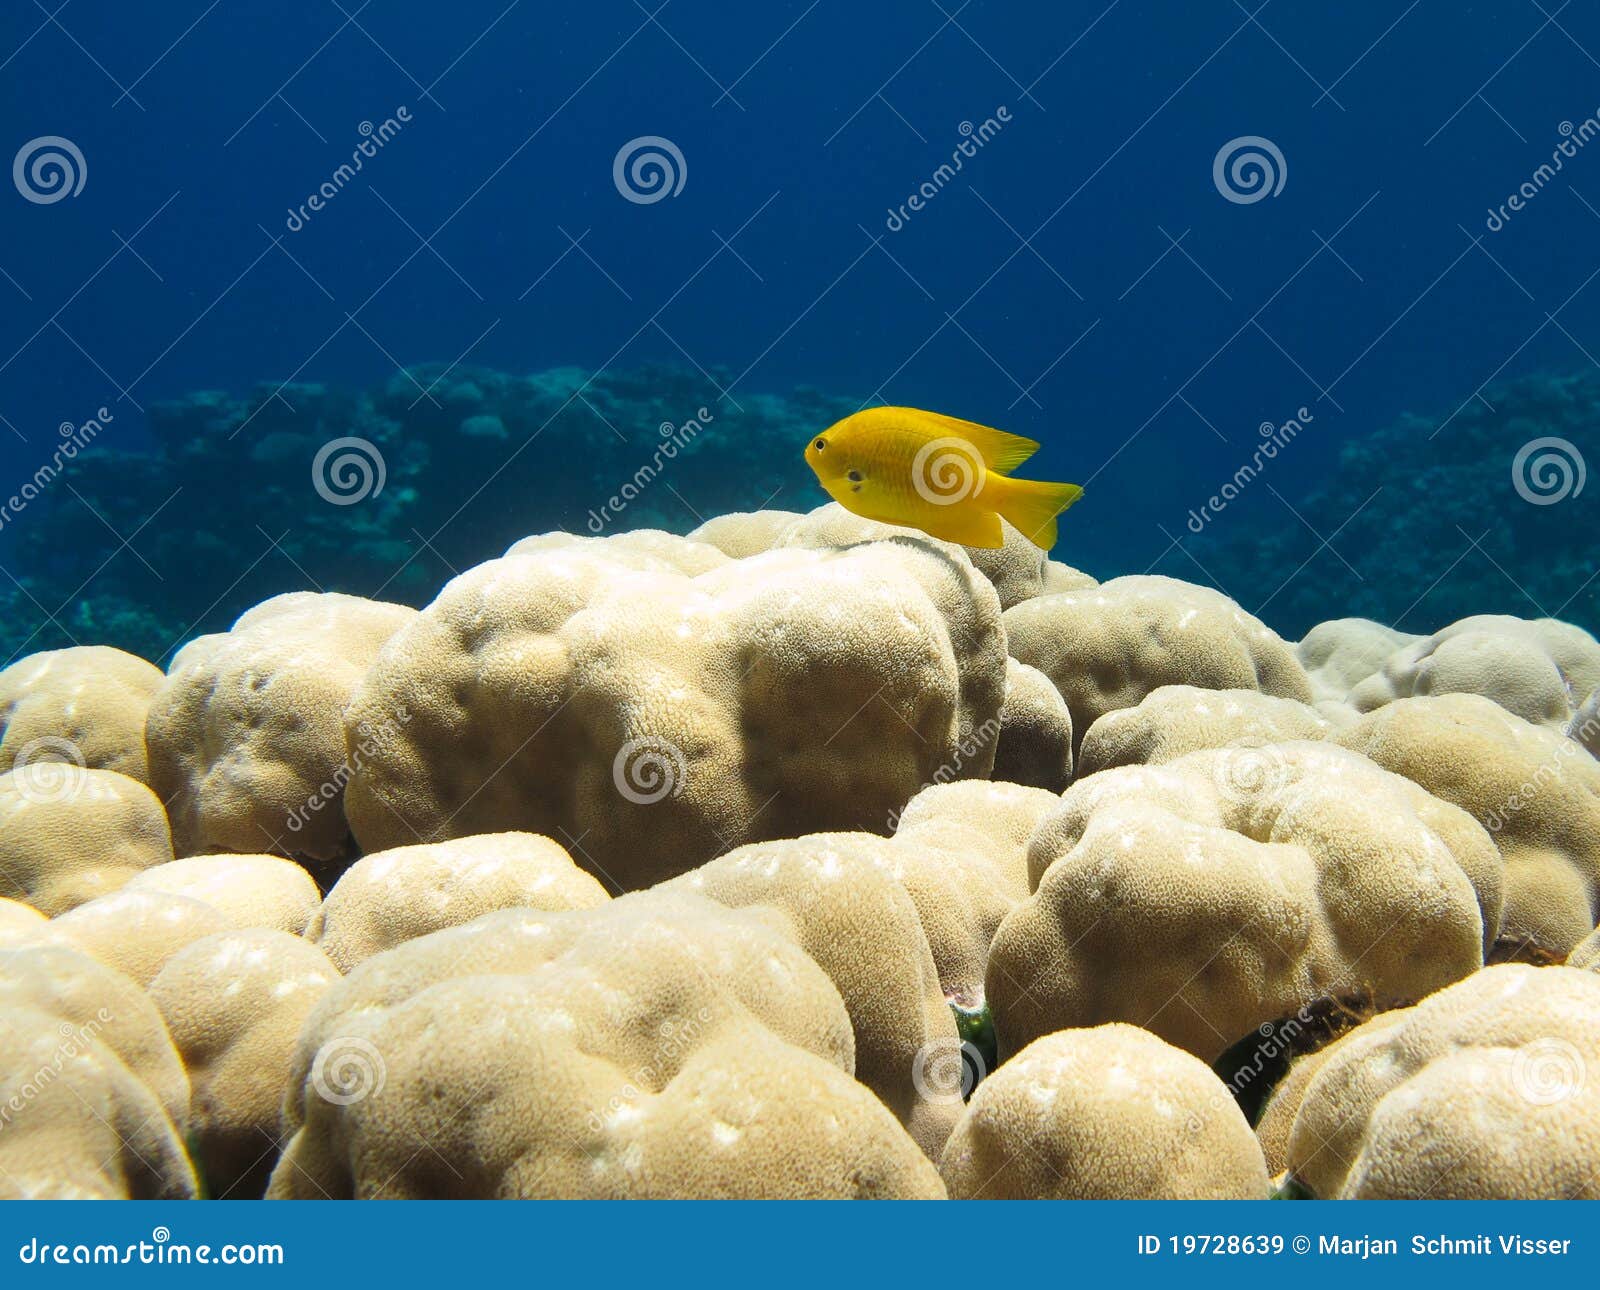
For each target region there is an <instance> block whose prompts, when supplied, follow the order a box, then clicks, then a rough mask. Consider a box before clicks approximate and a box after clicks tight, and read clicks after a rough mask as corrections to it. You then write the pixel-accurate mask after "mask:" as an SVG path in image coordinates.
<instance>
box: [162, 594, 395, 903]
mask: <svg viewBox="0 0 1600 1290" xmlns="http://www.w3.org/2000/svg"><path fill="white" fill-rule="evenodd" d="M415 617H416V610H414V609H407V608H406V607H405V606H403V605H391V604H385V603H383V602H381V601H374V600H363V599H361V598H360V597H358V596H345V595H339V594H336V593H331V592H330V593H327V594H319V593H314V592H294V593H292V594H290V595H285V596H277V597H274V598H273V599H272V600H268V601H266V602H264V603H263V604H260V605H257V606H256V607H255V608H254V609H252V610H250V611H249V612H248V613H246V614H244V615H242V616H241V617H240V618H239V620H238V621H237V622H236V623H235V624H234V625H233V629H232V630H231V631H229V632H226V633H224V634H221V635H218V636H205V637H201V638H199V639H198V640H195V641H191V642H190V643H189V644H188V645H186V646H185V647H184V648H183V649H182V650H180V651H179V652H178V653H177V655H176V656H175V657H174V658H173V660H172V667H171V669H170V670H169V671H168V673H167V678H166V681H165V682H164V683H163V685H162V686H161V688H160V689H159V690H158V691H157V692H156V694H155V696H154V698H153V699H152V700H151V703H150V713H149V717H148V719H147V721H146V726H145V739H146V743H147V746H148V748H149V753H150V783H151V786H152V787H153V788H154V789H155V790H156V791H157V792H158V793H159V794H160V795H161V798H162V800H163V801H165V802H166V804H167V812H168V814H169V816H170V817H171V820H172V829H173V840H174V844H175V846H176V848H177V850H178V853H179V854H180V855H186V856H187V855H196V854H200V853H202V852H207V851H240V852H245V853H249V854H257V853H261V852H274V853H279V854H284V855H294V856H297V857H301V858H303V859H305V860H307V861H308V862H321V864H322V866H323V867H324V869H327V870H331V873H329V875H328V876H332V875H336V873H337V867H336V866H335V865H333V864H332V862H335V861H338V860H339V859H341V858H342V857H343V856H345V855H346V853H347V852H348V851H349V849H350V836H349V834H350V830H349V826H348V825H347V824H346V823H345V820H344V813H343V811H342V809H341V800H342V797H343V790H344V786H345V783H346V781H347V780H348V778H349V777H350V774H351V770H352V765H353V763H354V762H355V761H356V760H358V759H359V758H360V757H361V756H363V755H365V750H366V749H367V748H368V747H369V746H374V745H382V744H383V743H384V742H386V741H387V740H389V739H392V738H393V737H394V733H395V731H396V730H397V729H400V728H402V727H403V726H404V723H405V721H406V719H407V718H406V714H405V711H404V709H403V707H395V708H391V709H389V710H388V711H386V712H384V713H382V714H370V716H369V721H370V724H367V723H364V724H363V725H361V726H352V727H351V729H350V746H349V748H348V749H347V747H346V729H345V724H344V722H343V720H342V714H343V712H344V707H345V704H346V702H347V701H348V699H349V698H350V694H351V692H352V691H353V690H354V689H355V687H356V684H357V682H358V681H359V680H360V678H361V674H362V673H363V672H364V671H365V670H366V667H367V665H368V663H370V662H371V661H372V659H373V657H374V656H375V655H376V653H377V651H378V648H379V646H381V645H382V644H383V642H384V641H385V640H387V639H388V638H389V637H390V636H392V635H393V634H394V633H395V632H396V631H397V630H399V629H400V628H401V627H403V626H404V625H405V624H406V623H408V622H409V621H411V620H412V619H413V618H415Z"/></svg>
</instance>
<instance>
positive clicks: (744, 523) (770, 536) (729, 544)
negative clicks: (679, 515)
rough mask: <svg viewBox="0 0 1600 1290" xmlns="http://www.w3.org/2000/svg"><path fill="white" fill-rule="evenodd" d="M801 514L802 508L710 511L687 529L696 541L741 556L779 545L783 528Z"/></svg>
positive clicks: (728, 554)
mask: <svg viewBox="0 0 1600 1290" xmlns="http://www.w3.org/2000/svg"><path fill="white" fill-rule="evenodd" d="M802 518H803V512H801V511H733V512H731V513H730V514H727V515H713V516H712V517H711V518H710V519H708V520H706V521H705V522H704V523H703V524H701V525H700V526H699V527H698V528H695V529H690V530H689V537H690V538H691V539H692V540H693V541H695V542H705V543H708V544H709V545H711V546H714V547H716V548H717V550H719V551H721V552H722V553H723V554H724V555H726V556H729V557H731V558H732V559H735V560H743V559H744V558H745V557H746V556H749V555H760V554H761V553H762V552H763V551H770V550H772V548H773V547H775V546H778V545H779V544H780V542H781V540H782V537H783V534H784V532H785V530H787V529H788V528H790V527H791V526H792V525H793V524H794V523H795V521H796V520H799V519H802Z"/></svg>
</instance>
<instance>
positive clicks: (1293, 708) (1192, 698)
mask: <svg viewBox="0 0 1600 1290" xmlns="http://www.w3.org/2000/svg"><path fill="white" fill-rule="evenodd" d="M1332 728H1333V726H1332V723H1331V722H1329V721H1328V720H1327V719H1326V718H1324V717H1322V716H1320V715H1318V713H1317V711H1316V709H1314V708H1312V707H1311V706H1309V705H1308V704H1304V703H1300V702H1298V701H1297V700H1295V699H1275V698H1273V697H1272V696H1271V695H1267V694H1262V693H1261V692H1260V691H1259V690H1198V689H1196V688H1195V687H1194V686H1192V685H1163V686H1161V687H1160V688H1159V689H1156V690H1152V691H1150V693H1149V694H1147V695H1145V697H1144V698H1143V699H1141V700H1140V701H1139V702H1138V704H1137V705H1136V706H1134V707H1131V708H1118V709H1117V710H1116V711H1115V712H1108V713H1106V714H1105V716H1103V717H1101V718H1100V719H1099V720H1098V721H1096V722H1095V723H1094V725H1092V726H1090V727H1089V732H1088V733H1087V734H1086V735H1084V737H1083V747H1082V748H1081V749H1080V750H1079V757H1078V773H1079V774H1080V775H1092V774H1094V773H1095V772H1096V771H1098V770H1106V769H1107V768H1109V767H1112V766H1143V765H1154V764H1157V763H1159V762H1167V761H1175V760H1176V759H1177V758H1179V757H1182V756H1183V755H1184V754H1185V753H1191V752H1198V751H1199V750H1200V749H1202V748H1227V747H1238V748H1241V749H1248V748H1250V747H1252V746H1255V745H1259V744H1268V743H1281V742H1283V741H1284V740H1289V739H1322V738H1324V737H1325V736H1326V735H1327V734H1328V732H1329V731H1330V730H1331V729H1332Z"/></svg>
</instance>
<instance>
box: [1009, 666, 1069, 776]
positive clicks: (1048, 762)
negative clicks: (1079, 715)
mask: <svg viewBox="0 0 1600 1290" xmlns="http://www.w3.org/2000/svg"><path fill="white" fill-rule="evenodd" d="M994 777H995V778H996V779H997V780H1003V781H1005V782H1007V783H1011V784H1027V785H1029V786H1030V787H1033V788H1044V789H1048V790H1049V791H1050V792H1052V793H1059V792H1061V790H1062V789H1064V788H1066V786H1067V784H1068V783H1069V782H1070V781H1071V779H1072V714H1071V713H1069V712H1068V711H1067V704H1066V700H1064V699H1063V698H1062V697H1061V692H1060V691H1059V690H1057V689H1056V687H1055V686H1054V685H1052V684H1051V682H1050V678H1049V677H1048V676H1046V675H1045V674H1044V673H1043V672H1041V671H1039V669H1038V668H1036V667H1029V666H1028V665H1027V664H1026V663H1019V662H1017V660H1016V659H1014V658H1008V659H1006V701H1005V703H1004V704H1003V705H1002V707H1001V709H1000V735H999V742H998V744H997V746H996V748H995V751H994Z"/></svg>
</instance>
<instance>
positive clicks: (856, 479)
mask: <svg viewBox="0 0 1600 1290" xmlns="http://www.w3.org/2000/svg"><path fill="white" fill-rule="evenodd" d="M846 478H847V479H848V480H849V481H850V482H851V483H852V484H859V483H860V482H861V472H860V471H859V470H852V471H851V472H850V473H849V475H847V476H846Z"/></svg>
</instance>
